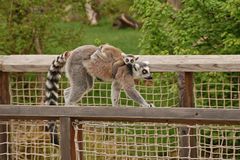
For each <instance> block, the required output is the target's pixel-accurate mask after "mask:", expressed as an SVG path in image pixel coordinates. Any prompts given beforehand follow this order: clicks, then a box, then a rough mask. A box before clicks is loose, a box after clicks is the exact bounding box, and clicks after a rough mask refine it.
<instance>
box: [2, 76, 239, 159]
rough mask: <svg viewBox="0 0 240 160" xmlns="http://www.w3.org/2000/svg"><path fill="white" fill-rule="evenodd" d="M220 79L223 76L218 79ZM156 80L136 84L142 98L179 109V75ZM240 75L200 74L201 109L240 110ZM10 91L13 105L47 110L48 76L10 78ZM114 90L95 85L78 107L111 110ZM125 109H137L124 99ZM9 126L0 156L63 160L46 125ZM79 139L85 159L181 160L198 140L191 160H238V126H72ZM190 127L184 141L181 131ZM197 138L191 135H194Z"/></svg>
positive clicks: (196, 90) (198, 96) (8, 123)
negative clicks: (184, 142) (191, 139)
mask: <svg viewBox="0 0 240 160" xmlns="http://www.w3.org/2000/svg"><path fill="white" fill-rule="evenodd" d="M220 75H221V76H220ZM154 77H155V78H154V80H153V81H152V82H148V81H143V80H141V81H136V84H137V85H136V88H137V90H139V91H140V92H141V95H142V96H143V97H144V98H145V99H146V100H147V101H148V102H151V103H153V104H155V106H156V107H178V105H179V89H178V74H177V73H155V74H154ZM239 77H240V76H239V74H238V73H227V74H225V73H224V74H223V73H208V74H203V73H196V74H195V81H194V97H195V106H196V107H200V108H232V109H239V105H240V103H239V102H240V100H239V93H240V86H239ZM9 79H10V85H9V90H10V94H11V104H14V105H38V104H43V98H44V81H45V73H11V74H10V77H9ZM62 79H63V80H62V81H61V82H60V93H59V95H60V100H59V104H60V105H63V104H64V100H63V89H64V88H67V86H68V84H67V81H66V78H64V77H63V78H62ZM110 87H111V84H110V83H105V82H99V81H97V82H96V83H95V86H94V89H93V90H92V91H91V92H89V93H88V94H87V95H86V96H85V97H84V98H83V99H82V101H81V102H80V103H79V105H84V106H101V105H111V98H110V92H111V88H110ZM120 103H121V105H122V106H123V107H124V106H137V104H136V103H134V102H133V101H132V100H130V99H129V98H127V96H126V95H125V93H123V92H122V93H121V100H120ZM0 126H7V128H6V132H1V133H0V136H6V137H7V138H6V139H7V141H4V142H0V145H7V148H8V150H7V151H6V153H1V154H0V156H1V155H5V156H6V155H7V156H8V159H34V160H35V159H36V160H38V159H39V160H40V159H41V160H42V159H43V160H48V159H60V154H59V146H56V145H53V144H51V142H50V137H49V135H50V134H49V132H48V131H47V130H46V126H47V121H16V120H13V121H0ZM73 126H74V128H75V133H76V134H78V133H79V132H82V134H83V141H79V140H78V139H77V137H75V145H76V148H77V150H76V152H77V153H79V154H78V155H83V157H84V159H87V160H91V159H97V160H98V159H100V160H101V159H126V160H136V159H139V160H142V159H149V160H150V159H151V160H152V159H153V160H154V159H180V156H179V155H180V150H181V149H182V148H184V147H186V148H189V149H191V146H190V145H189V146H181V143H180V139H181V138H183V136H187V137H195V138H196V146H194V149H196V150H197V158H190V153H189V154H188V156H187V157H186V158H188V159H240V138H239V135H240V131H239V130H240V128H239V126H219V125H187V126H186V125H177V124H162V123H140V122H134V123H127V122H91V121H81V122H76V123H74V124H73ZM181 127H187V128H188V132H187V134H186V135H181V134H180V133H179V132H180V131H179V128H181ZM192 129H193V130H194V132H193V133H192V132H190V130H192Z"/></svg>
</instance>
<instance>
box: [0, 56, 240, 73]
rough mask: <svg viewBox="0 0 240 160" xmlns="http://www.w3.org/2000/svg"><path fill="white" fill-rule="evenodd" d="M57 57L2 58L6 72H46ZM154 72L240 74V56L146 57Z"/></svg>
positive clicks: (142, 57) (1, 67) (141, 59)
mask: <svg viewBox="0 0 240 160" xmlns="http://www.w3.org/2000/svg"><path fill="white" fill-rule="evenodd" d="M56 57H57V55H10V56H3V57H0V63H1V64H2V65H0V70H2V71H5V72H46V71H47V70H48V68H49V65H50V64H51V62H52V60H53V59H55V58H56ZM140 61H149V62H150V67H151V71H152V72H208V71H216V72H239V71H240V55H168V56H167V55H166V56H159V55H146V56H140Z"/></svg>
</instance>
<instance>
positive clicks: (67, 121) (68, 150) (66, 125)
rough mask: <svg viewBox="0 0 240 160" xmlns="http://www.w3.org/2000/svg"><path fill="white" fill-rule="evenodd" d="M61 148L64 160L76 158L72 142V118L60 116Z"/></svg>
mask: <svg viewBox="0 0 240 160" xmlns="http://www.w3.org/2000/svg"><path fill="white" fill-rule="evenodd" d="M60 134H61V136H60V137H61V139H60V150H61V158H62V160H75V159H76V157H75V155H72V147H73V146H71V145H72V143H71V141H72V140H71V138H72V137H71V118H70V117H60Z"/></svg>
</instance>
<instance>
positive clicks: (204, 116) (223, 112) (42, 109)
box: [0, 105, 240, 160]
mask: <svg viewBox="0 0 240 160" xmlns="http://www.w3.org/2000/svg"><path fill="white" fill-rule="evenodd" d="M239 115H240V110H234V109H217V110H216V109H194V108H132V107H131V108H130V107H127V108H113V107H52V106H13V105H0V119H2V120H10V119H22V120H29V119H45V120H52V119H54V120H60V126H61V127H60V134H61V137H64V138H63V139H62V141H61V144H60V147H61V157H62V159H63V160H75V159H76V155H75V148H74V145H73V144H74V136H72V133H71V132H72V131H73V126H72V124H71V122H72V121H73V120H74V119H78V120H91V121H128V122H161V123H174V124H176V123H181V124H222V125H224V124H232V125H234V124H235V125H237V124H238V125H239V124H240V116H239ZM192 156H193V155H192ZM69 157H71V159H70V158H69Z"/></svg>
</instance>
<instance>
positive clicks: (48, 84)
mask: <svg viewBox="0 0 240 160" xmlns="http://www.w3.org/2000/svg"><path fill="white" fill-rule="evenodd" d="M46 86H47V88H49V89H51V88H52V87H53V85H52V83H51V82H50V81H46Z"/></svg>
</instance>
